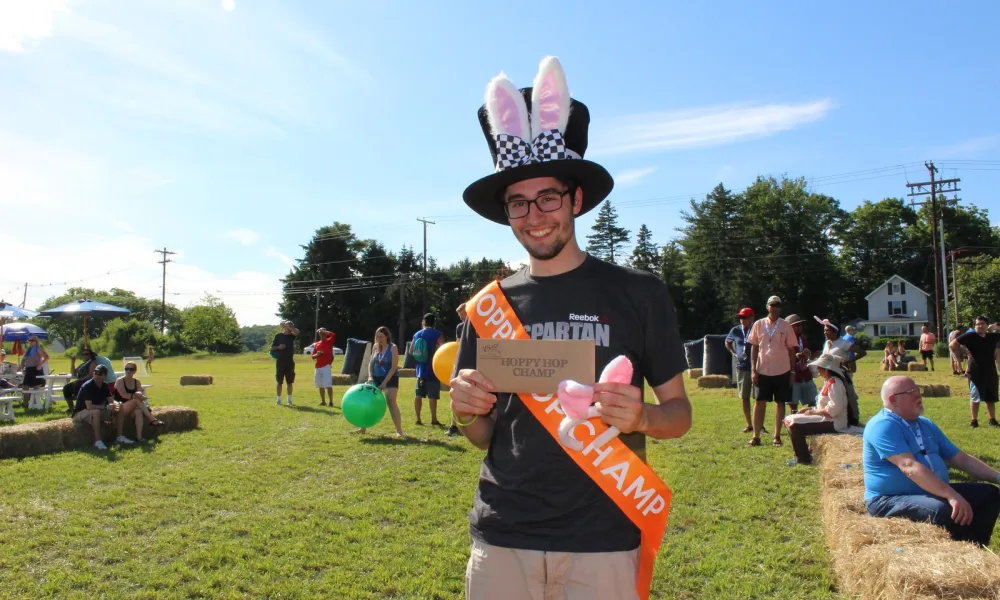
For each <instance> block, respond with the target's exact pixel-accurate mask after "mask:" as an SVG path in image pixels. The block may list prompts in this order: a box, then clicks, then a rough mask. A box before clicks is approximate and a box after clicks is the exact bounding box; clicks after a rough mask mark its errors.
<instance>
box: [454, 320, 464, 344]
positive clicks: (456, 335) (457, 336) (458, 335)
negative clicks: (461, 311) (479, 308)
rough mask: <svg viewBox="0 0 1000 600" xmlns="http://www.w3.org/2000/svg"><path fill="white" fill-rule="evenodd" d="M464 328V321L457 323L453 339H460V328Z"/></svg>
mask: <svg viewBox="0 0 1000 600" xmlns="http://www.w3.org/2000/svg"><path fill="white" fill-rule="evenodd" d="M464 327H465V321H459V323H458V325H456V326H455V339H456V340H460V339H462V328H464Z"/></svg>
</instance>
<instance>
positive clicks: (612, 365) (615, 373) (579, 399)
mask: <svg viewBox="0 0 1000 600" xmlns="http://www.w3.org/2000/svg"><path fill="white" fill-rule="evenodd" d="M632 372H633V367H632V361H630V360H629V359H628V357H627V356H624V355H622V356H618V357H616V358H615V359H614V360H612V361H611V362H609V363H608V365H607V366H606V367H604V371H602V372H601V377H600V379H598V381H599V382H601V383H632ZM558 396H559V406H561V407H562V409H563V412H564V413H566V417H565V418H564V419H563V420H562V423H560V424H559V441H560V442H561V443H562V445H563V446H566V447H567V448H569V449H571V450H577V451H579V450H583V442H581V441H580V440H578V439H576V438H574V437H573V436H572V435H571V434H572V432H573V428H574V427H576V426H577V425H579V424H581V423H583V422H584V421H587V420H588V419H593V418H594V417H597V416H598V414H597V407H596V406H593V405H591V402H593V401H594V388H593V387H591V386H589V385H584V384H582V383H577V382H575V381H570V380H566V381H563V382H562V383H560V384H559V391H558ZM610 429H611V430H613V431H614V433H613V434H612V437H614V436H617V435H618V434H619V433H620V432H619V430H618V428H617V427H611V428H610Z"/></svg>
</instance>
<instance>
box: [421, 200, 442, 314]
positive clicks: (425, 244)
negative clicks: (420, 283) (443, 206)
mask: <svg viewBox="0 0 1000 600" xmlns="http://www.w3.org/2000/svg"><path fill="white" fill-rule="evenodd" d="M417 220H418V221H420V222H421V223H423V224H424V299H423V303H422V304H421V314H427V224H428V223H430V224H431V225H437V223H435V222H434V221H428V220H427V219H417Z"/></svg>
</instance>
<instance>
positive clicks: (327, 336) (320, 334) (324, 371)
mask: <svg viewBox="0 0 1000 600" xmlns="http://www.w3.org/2000/svg"><path fill="white" fill-rule="evenodd" d="M336 339H337V336H336V335H334V333H333V332H332V331H327V330H326V328H324V327H320V328H319V329H317V330H316V344H315V345H314V346H313V351H312V359H313V360H314V361H316V387H317V388H319V405H320V406H326V397H327V395H329V396H330V406H331V407H332V406H333V342H334V340H336Z"/></svg>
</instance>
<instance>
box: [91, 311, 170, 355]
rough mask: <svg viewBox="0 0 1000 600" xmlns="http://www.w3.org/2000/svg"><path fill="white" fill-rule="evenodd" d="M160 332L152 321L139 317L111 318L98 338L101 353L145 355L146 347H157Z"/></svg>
mask: <svg viewBox="0 0 1000 600" xmlns="http://www.w3.org/2000/svg"><path fill="white" fill-rule="evenodd" d="M159 337H160V332H159V331H158V330H157V328H156V327H154V326H153V324H152V323H149V322H148V321H141V320H139V319H113V320H111V321H110V322H109V323H108V324H107V325H105V326H104V329H103V331H101V336H100V338H99V344H95V346H99V347H100V348H102V350H103V353H104V354H105V355H106V356H108V357H111V358H122V357H124V356H146V348H148V347H149V346H153V347H154V348H157V346H158V344H157V341H158V338H159Z"/></svg>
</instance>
